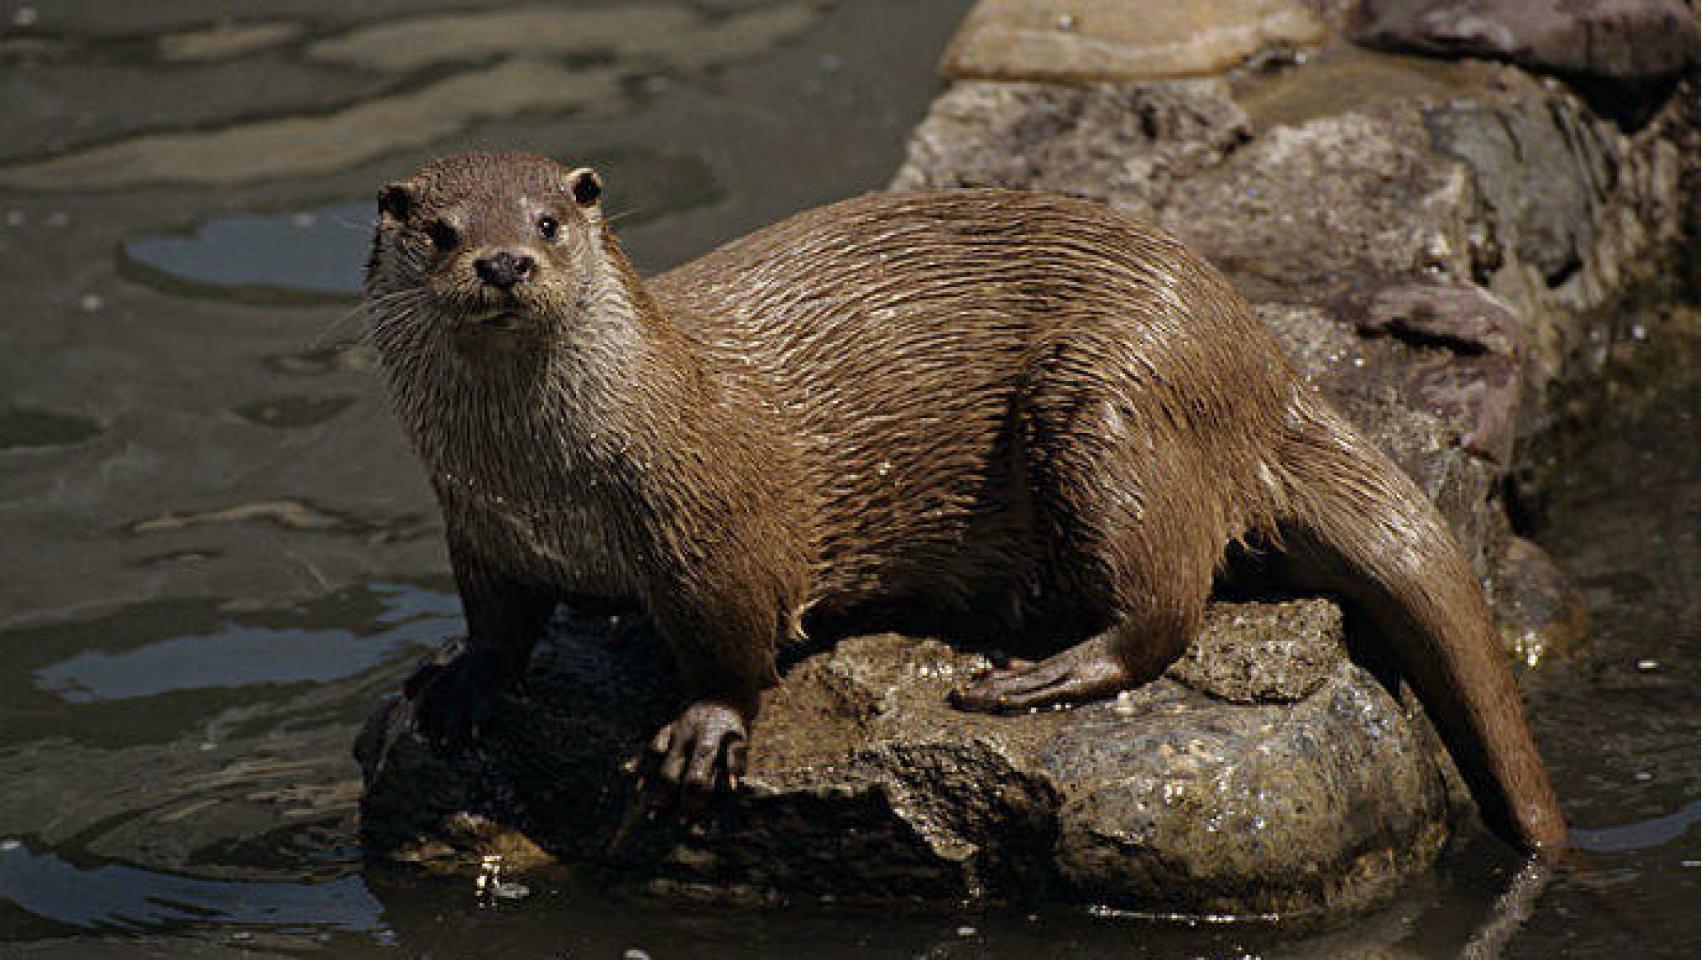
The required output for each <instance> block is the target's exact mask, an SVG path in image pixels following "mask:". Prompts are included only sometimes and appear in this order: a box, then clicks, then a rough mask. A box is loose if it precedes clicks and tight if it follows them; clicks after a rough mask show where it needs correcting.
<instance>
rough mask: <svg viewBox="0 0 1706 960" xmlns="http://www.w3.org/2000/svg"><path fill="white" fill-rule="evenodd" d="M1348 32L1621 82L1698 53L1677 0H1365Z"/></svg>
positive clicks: (1393, 45)
mask: <svg viewBox="0 0 1706 960" xmlns="http://www.w3.org/2000/svg"><path fill="white" fill-rule="evenodd" d="M1351 32H1352V36H1353V37H1355V38H1356V39H1357V40H1358V41H1359V42H1362V43H1367V44H1370V45H1372V46H1378V47H1381V48H1384V49H1388V50H1402V51H1410V52H1415V53H1425V54H1432V55H1436V56H1470V57H1491V58H1496V59H1500V60H1508V61H1511V62H1513V63H1518V64H1521V65H1522V66H1525V67H1528V68H1530V69H1534V70H1540V71H1543V72H1547V73H1559V74H1566V75H1573V76H1587V77H1597V78H1604V79H1609V80H1619V81H1646V80H1653V79H1658V78H1663V77H1672V76H1676V75H1677V74H1680V73H1682V72H1683V71H1685V70H1687V69H1688V68H1689V67H1691V66H1695V65H1697V64H1698V63H1699V50H1700V20H1699V16H1698V13H1697V11H1695V10H1690V9H1689V7H1688V5H1687V4H1686V3H1683V2H1682V0H1444V2H1441V0H1363V2H1362V6H1361V8H1360V9H1359V10H1358V11H1357V16H1356V18H1355V20H1354V22H1353V25H1352V31H1351Z"/></svg>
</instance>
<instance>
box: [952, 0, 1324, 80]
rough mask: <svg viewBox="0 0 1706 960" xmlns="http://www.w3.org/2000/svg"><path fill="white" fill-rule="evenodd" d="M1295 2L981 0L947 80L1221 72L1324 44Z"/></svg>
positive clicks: (958, 41) (1316, 21) (963, 29)
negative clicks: (1278, 51)
mask: <svg viewBox="0 0 1706 960" xmlns="http://www.w3.org/2000/svg"><path fill="white" fill-rule="evenodd" d="M1326 35H1327V29H1326V25H1325V24H1323V23H1322V21H1321V20H1320V18H1318V17H1317V16H1316V15H1315V13H1314V12H1313V11H1312V10H1311V9H1310V8H1309V6H1307V5H1306V4H1303V3H1298V2H1295V0H1180V2H1174V3H1168V4H1132V3H1127V2H1124V0H1077V2H1075V3H1072V4H1069V5H1064V6H1063V5H1062V4H1059V3H1054V2H1047V0H980V2H979V3H978V5H977V6H976V7H975V8H973V9H972V12H971V13H970V14H969V15H967V17H966V19H965V22H964V23H963V24H961V25H960V30H959V32H958V33H957V34H955V36H954V39H953V41H952V42H950V43H949V44H948V49H947V51H946V52H945V53H944V54H943V55H942V66H941V70H942V73H943V75H945V76H948V77H952V78H956V79H965V78H978V79H988V80H1057V81H1085V80H1140V79H1157V78H1163V77H1188V76H1200V75H1204V74H1211V73H1219V72H1220V71H1222V70H1225V69H1227V68H1228V67H1232V66H1236V65H1237V64H1240V63H1242V62H1244V61H1246V60H1248V59H1250V58H1251V57H1253V56H1255V55H1257V54H1259V53H1261V52H1263V51H1265V50H1270V49H1273V48H1284V49H1290V48H1296V47H1301V46H1307V45H1310V44H1315V43H1319V42H1321V41H1322V40H1323V39H1325V38H1326Z"/></svg>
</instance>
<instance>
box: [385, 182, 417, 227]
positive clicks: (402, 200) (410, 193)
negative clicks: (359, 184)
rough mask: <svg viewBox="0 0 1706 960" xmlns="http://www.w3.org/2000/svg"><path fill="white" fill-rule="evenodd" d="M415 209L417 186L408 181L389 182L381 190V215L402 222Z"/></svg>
mask: <svg viewBox="0 0 1706 960" xmlns="http://www.w3.org/2000/svg"><path fill="white" fill-rule="evenodd" d="M414 209H415V188H414V187H411V186H409V185H408V184H406V183H388V184H386V185H385V188H384V189H383V190H380V191H379V215H380V216H382V217H390V218H391V219H393V220H395V221H397V222H398V223H402V222H404V221H406V220H408V219H409V214H411V213H413V212H414Z"/></svg>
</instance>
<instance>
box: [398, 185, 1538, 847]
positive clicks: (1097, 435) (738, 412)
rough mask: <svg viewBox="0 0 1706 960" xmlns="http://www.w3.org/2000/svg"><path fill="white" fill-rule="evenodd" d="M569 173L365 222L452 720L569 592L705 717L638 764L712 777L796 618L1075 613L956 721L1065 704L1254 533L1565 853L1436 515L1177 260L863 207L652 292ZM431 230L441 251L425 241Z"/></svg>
mask: <svg viewBox="0 0 1706 960" xmlns="http://www.w3.org/2000/svg"><path fill="white" fill-rule="evenodd" d="M589 176H590V174H587V173H584V172H577V173H573V174H571V173H570V172H569V171H568V170H566V169H565V168H563V167H561V166H558V165H557V164H555V163H552V162H550V161H547V160H542V159H539V158H534V157H528V156H522V155H502V156H464V157H455V158H450V159H447V160H443V161H440V162H438V163H435V164H432V165H430V166H428V167H427V168H425V169H423V170H422V171H421V172H419V173H418V174H416V175H415V176H414V177H412V178H411V179H410V180H408V181H405V182H404V183H402V184H400V185H398V186H397V189H399V190H401V191H402V194H401V195H400V196H402V197H403V198H404V200H405V201H406V202H404V203H403V204H399V203H398V202H396V201H397V197H398V196H399V195H393V196H392V198H391V200H392V202H391V203H390V204H389V206H391V207H392V208H397V209H393V210H392V212H390V213H386V214H385V215H383V216H382V217H381V220H380V224H379V228H378V231H377V235H376V238H375V242H374V255H373V260H372V263H371V264H370V269H369V278H368V284H367V295H368V301H369V311H370V314H371V317H372V321H373V339H374V342H375V343H376V344H377V346H378V348H379V350H380V354H381V356H382V358H383V360H384V365H385V369H386V371H387V374H388V377H389V380H390V383H391V387H392V390H393V393H394V396H395V399H396V406H397V409H398V411H399V413H400V415H401V418H402V420H403V422H404V423H405V425H406V426H407V428H408V430H409V432H410V435H411V436H412V438H413V439H414V442H415V445H416V447H417V449H418V450H419V452H420V454H421V456H422V457H423V459H424V460H425V461H426V463H427V465H428V467H429V470H430V471H431V474H432V477H433V481H434V486H435V489H436V490H437V493H438V496H439V498H440V500H441V502H442V504H443V507H444V512H445V518H446V526H447V533H448V539H449V544H450V552H451V558H452V563H453V566H454V568H455V571H456V575H457V579H458V585H459V587H460V588H461V591H462V594H463V599H464V604H465V607H466V609H467V613H468V619H469V624H470V636H471V641H470V643H471V652H470V655H469V656H467V657H466V658H465V659H466V661H467V662H465V663H462V664H459V665H457V667H456V669H455V670H454V671H452V673H453V675H454V682H446V683H445V684H443V686H444V687H445V688H446V689H447V690H449V691H450V692H448V693H444V694H442V698H443V699H444V700H446V703H445V704H443V705H441V709H443V710H452V711H453V710H455V709H456V707H455V705H454V703H452V702H450V701H451V700H453V699H457V698H478V697H480V696H481V695H482V694H485V693H489V690H490V688H493V687H501V686H502V685H504V684H507V683H508V682H510V681H511V680H512V679H513V678H514V677H515V676H516V675H517V674H519V672H520V669H521V666H522V665H524V664H525V660H526V652H527V650H528V649H529V648H530V646H531V644H532V641H533V639H534V638H535V637H537V636H538V634H539V632H540V631H541V629H542V627H543V623H544V620H545V618H546V617H548V616H549V613H550V611H551V609H552V607H553V605H554V604H555V603H556V602H557V601H558V600H559V599H563V598H567V597H589V596H590V597H605V598H613V599H624V598H625V599H631V600H638V601H640V602H643V603H644V604H645V605H646V607H647V608H648V609H649V611H650V613H651V615H652V616H653V618H654V620H655V621H656V623H657V625H658V627H659V628H660V629H661V630H662V632H663V633H664V635H665V636H666V637H667V638H668V639H669V641H670V643H671V646H672V648H673V649H674V651H675V653H676V658H677V660H678V662H679V663H680V665H681V668H682V671H683V674H684V676H685V678H686V680H687V683H688V686H689V689H690V690H691V691H692V696H693V698H694V705H693V706H692V707H690V708H689V710H688V711H687V712H686V713H685V714H684V715H683V717H682V719H681V720H678V721H677V722H676V724H674V725H672V728H666V729H665V730H664V731H662V732H660V737H659V741H658V744H657V745H656V749H658V751H659V752H660V753H662V754H665V755H666V759H665V768H666V769H665V774H666V776H668V778H669V779H686V780H688V781H690V782H693V783H695V784H699V785H703V784H705V783H707V782H709V781H708V779H707V778H708V777H709V776H710V775H711V773H712V772H713V771H714V770H715V771H724V772H728V773H733V772H738V767H739V764H740V756H739V751H740V750H741V749H743V743H744V740H743V735H744V724H745V723H747V722H750V720H751V719H752V718H753V716H754V713H755V711H756V709H757V702H758V693H759V691H760V690H761V689H762V688H764V687H766V686H768V685H770V684H772V683H774V681H775V655H776V649H777V645H778V644H780V643H782V642H784V641H785V640H787V639H789V638H790V637H794V636H797V635H798V634H799V632H800V622H801V618H802V616H803V615H804V614H805V612H806V611H808V610H810V609H813V608H818V609H835V608H843V607H849V606H855V605H860V604H864V603H867V602H870V601H885V600H892V599H896V598H923V599H924V600H926V601H928V602H929V603H932V604H936V605H968V604H974V603H983V602H987V599H988V598H990V597H992V596H998V595H1006V596H1009V597H1011V598H1013V605H1014V606H1016V607H1020V608H1023V607H1028V606H1029V607H1034V606H1035V605H1036V604H1037V603H1038V602H1039V601H1043V600H1046V601H1047V602H1049V603H1052V604H1056V605H1060V606H1066V607H1071V608H1073V609H1076V610H1078V611H1081V612H1084V613H1087V615H1088V617H1089V620H1090V621H1091V622H1092V624H1093V629H1092V630H1091V631H1090V632H1089V633H1088V634H1081V635H1075V636H1061V637H1058V638H1057V640H1058V646H1059V647H1061V648H1065V652H1064V653H1062V654H1060V655H1058V656H1056V657H1053V658H1050V659H1049V660H1045V661H1043V662H1042V663H1041V664H1038V665H1035V666H1030V667H1021V668H1016V669H1015V670H1012V671H1008V672H1005V673H1002V674H998V675H997V676H995V677H992V678H989V679H986V680H985V681H983V682H982V683H981V684H979V685H977V686H974V687H973V688H971V689H970V690H968V691H965V692H964V693H963V695H962V702H963V703H964V704H965V705H967V706H970V707H974V708H979V709H1011V708H1023V707H1026V706H1034V705H1046V704H1049V703H1056V702H1078V701H1082V700H1085V699H1089V698H1093V697H1097V696H1105V695H1108V694H1111V693H1113V692H1115V691H1117V690H1119V689H1122V688H1125V687H1129V686H1134V685H1137V684H1141V683H1143V682H1146V681H1148V680H1150V679H1152V678H1153V677H1155V676H1156V675H1158V674H1159V673H1160V672H1161V671H1162V670H1163V669H1165V667H1166V666H1167V664H1168V663H1170V662H1171V661H1172V660H1173V659H1174V658H1175V657H1176V656H1178V655H1179V653H1180V652H1182V650H1183V649H1184V647H1185V645H1186V644H1187V643H1188V642H1189V641H1190V639H1191V638H1192V637H1193V636H1194V635H1195V633H1196V631H1197V628H1198V626H1199V624H1200V623H1201V619H1202V615H1203V611H1204V605H1205V603H1206V601H1207V599H1208V595H1209V591H1210V587H1211V584H1212V582H1213V579H1214V576H1215V573H1216V570H1217V568H1218V566H1219V565H1220V563H1221V562H1222V559H1223V558H1224V556H1225V554H1226V551H1227V548H1228V545H1229V544H1232V543H1235V542H1243V541H1250V542H1259V543H1261V544H1264V545H1269V546H1276V545H1277V546H1279V547H1281V548H1283V549H1285V550H1286V551H1287V552H1288V553H1289V554H1291V555H1293V556H1294V557H1295V558H1296V559H1298V560H1300V561H1302V564H1301V565H1302V567H1303V568H1305V569H1308V570H1311V571H1313V572H1314V574H1315V579H1316V580H1317V581H1318V582H1319V583H1320V584H1321V585H1323V586H1329V587H1332V588H1334V589H1337V590H1340V591H1341V592H1343V593H1344V594H1345V595H1346V596H1348V597H1350V598H1351V599H1353V600H1355V601H1357V602H1358V603H1359V604H1360V605H1361V606H1362V607H1363V608H1364V609H1365V610H1366V611H1367V612H1368V613H1369V614H1370V615H1371V617H1372V618H1373V620H1374V621H1375V622H1376V623H1377V624H1378V625H1379V626H1380V627H1381V628H1382V630H1383V633H1384V635H1385V636H1386V637H1387V638H1388V639H1389V640H1390V641H1391V643H1392V646H1393V647H1394V649H1395V650H1396V651H1397V652H1398V654H1399V656H1400V659H1401V662H1402V664H1403V666H1404V668H1405V669H1406V671H1407V674H1408V675H1409V676H1410V677H1411V678H1412V680H1413V682H1414V683H1415V685H1416V687H1417V689H1418V690H1419V691H1420V693H1421V694H1422V697H1423V700H1424V702H1425V703H1426V704H1427V705H1428V708H1429V710H1430V712H1431V713H1432V715H1433V717H1434V719H1435V720H1436V722H1437V723H1438V725H1439V726H1440V728H1441V730H1442V731H1443V732H1444V733H1445V735H1446V738H1447V741H1448V743H1449V744H1450V745H1451V747H1452V749H1453V751H1454V756H1455V757H1456V759H1457V761H1458V763H1459V765H1460V767H1461V768H1462V769H1463V772H1464V773H1465V775H1466V777H1467V779H1468V780H1469V781H1470V783H1471V784H1472V786H1474V787H1475V788H1476V790H1477V794H1478V796H1479V797H1480V798H1481V799H1482V802H1483V806H1484V809H1486V811H1487V812H1488V814H1489V820H1490V821H1491V822H1492V823H1493V824H1494V825H1495V826H1502V827H1505V828H1506V829H1507V830H1508V831H1509V832H1512V833H1514V834H1515V835H1516V836H1517V837H1519V838H1520V839H1522V840H1524V841H1526V842H1528V843H1531V844H1534V845H1541V846H1545V845H1552V844H1556V843H1558V842H1559V841H1561V839H1562V836H1563V821H1562V819H1561V817H1560V815H1559V813H1558V810H1557V806H1556V803H1555V801H1554V799H1553V796H1552V792H1551V788H1550V786H1549V785H1548V782H1547V779H1546V776H1545V773H1544V771H1543V770H1542V768H1541V766H1540V761H1539V758H1538V755H1537V754H1536V751H1535V749H1534V746H1533V743H1532V741H1531V739H1530V736H1529V732H1528V728H1527V724H1526V722H1525V720H1524V718H1523V715H1522V711H1521V706H1520V701H1519V699H1518V695H1517V692H1516V689H1515V686H1514V684H1513V682H1512V680H1511V676H1510V673H1509V671H1508V669H1507V666H1506V662H1505V659H1504V657H1503V655H1502V654H1501V653H1500V651H1499V648H1498V645H1497V643H1496V639H1495V634H1494V631H1493V626H1492V622H1491V618H1490V616H1489V613H1488V610H1487V607H1486V604H1485V601H1484V600H1483V598H1482V595H1481V592H1480V589H1479V586H1478V584H1477V583H1476V581H1475V579H1474V577H1473V575H1472V574H1471V572H1470V569H1469V567H1468V565H1467V563H1466V562H1465V561H1464V559H1463V557H1462V555H1461V553H1460V551H1459V550H1458V548H1457V547H1456V545H1455V543H1454V542H1453V540H1452V537H1451V535H1450V533H1449V531H1448V530H1447V528H1446V526H1445V524H1444V523H1443V521H1442V520H1441V519H1440V517H1439V515H1438V514H1437V512H1436V511H1435V510H1434V509H1433V507H1432V506H1431V504H1430V503H1429V502H1428V501H1427V499H1426V498H1425V497H1424V496H1423V495H1422V494H1421V493H1420V492H1419V491H1418V490H1417V489H1416V487H1415V486H1414V485H1413V484H1412V483H1411V482H1410V481H1409V480H1408V479H1407V478H1406V477H1405V476H1404V475H1403V473H1402V472H1401V471H1399V470H1398V469H1397V468H1396V467H1394V466H1393V465H1392V463H1391V462H1390V461H1388V460H1387V459H1386V458H1385V457H1384V456H1382V455H1381V454H1380V453H1379V452H1378V451H1376V450H1375V449H1374V448H1373V447H1372V446H1370V445H1369V444H1368V443H1367V442H1366V441H1365V440H1363V439H1362V438H1361V437H1360V436H1359V435H1358V434H1357V433H1356V432H1355V431H1354V430H1353V429H1352V428H1351V427H1350V426H1349V425H1348V424H1347V423H1346V422H1345V421H1344V420H1343V419H1342V418H1341V417H1340V416H1339V415H1338V414H1337V413H1335V412H1334V411H1333V410H1332V409H1331V408H1330V407H1329V406H1328V405H1327V404H1326V403H1325V402H1324V401H1323V400H1322V399H1321V398H1320V397H1319V396H1318V395H1317V394H1316V392H1315V391H1314V390H1313V389H1312V388H1311V387H1309V386H1308V385H1306V384H1305V383H1304V382H1303V381H1302V380H1301V379H1300V377H1299V375H1298V374H1297V373H1296V372H1295V370H1294V369H1293V367H1292V366H1291V364H1290V363H1289V362H1288V361H1287V359H1286V358H1285V357H1284V356H1283V355H1282V354H1281V352H1280V350H1279V348H1278V346H1277V344H1276V343H1275V341H1274V340H1273V338H1272V337H1271V335H1269V334H1268V333H1267V331H1266V330H1265V329H1264V328H1262V327H1261V325H1260V324H1259V323H1257V322H1256V321H1255V320H1254V319H1253V318H1252V316H1251V314H1250V313H1249V311H1248V309H1247V307H1246V306H1245V305H1244V303H1243V301H1242V300H1241V298H1240V297H1239V296H1238V295H1237V294H1236V293H1235V292H1234V291H1233V290H1232V289H1231V288H1230V287H1229V286H1228V284H1227V283H1226V281H1225V280H1224V279H1223V278H1222V277H1221V275H1220V274H1219V273H1218V272H1217V271H1215V270H1214V269H1213V268H1212V267H1210V266H1209V265H1207V264H1206V263H1204V262H1203V261H1202V260H1200V259H1199V258H1197V257H1196V256H1194V255H1193V254H1191V253H1190V251H1188V250H1186V249H1185V248H1184V247H1183V246H1181V245H1180V244H1179V243H1178V242H1177V241H1176V240H1174V239H1172V238H1171V237H1169V236H1167V235H1166V234H1164V233H1162V232H1160V231H1158V230H1155V229H1153V228H1150V227H1147V226H1144V225H1142V224H1140V223H1136V222H1133V221H1131V220H1128V219H1125V218H1123V217H1120V216H1118V215H1116V214H1114V213H1112V212H1110V211H1109V210H1107V209H1105V208H1103V207H1101V206H1097V205H1094V204H1089V203H1084V202H1080V201H1075V200H1068V199H1063V198H1059V197H1052V196H1047V195H1042V194H1030V193H1018V192H1007V191H998V190H964V191H954V192H944V193H928V194H912V195H904V194H902V195H897V194H883V195H873V196H867V197H862V198H858V199H854V200H849V201H845V202H842V203H837V204H833V205H831V206H827V207H822V208H819V209H815V210H811V211H807V212H805V213H802V214H799V215H797V216H794V217H792V218H789V219H788V220H785V221H783V222H781V223H778V224H775V225H773V226H771V227H768V228H765V229H763V230H760V231H758V232H756V233H753V234H751V235H749V236H747V237H744V238H742V239H740V240H737V241H735V242H733V243H731V244H729V245H727V246H725V247H723V248H721V249H719V250H716V251H714V252H712V253H711V254H709V255H707V256H705V257H703V258H701V259H699V260H696V261H694V262H692V263H689V264H687V265H685V266H683V267H680V268H678V269H676V270H673V271H670V272H668V273H665V274H663V275H662V276H659V277H656V278H654V279H653V280H652V281H651V282H650V283H649V284H645V283H642V282H641V281H640V280H639V278H638V277H637V276H636V275H635V273H634V271H633V270H632V269H631V268H630V267H629V265H628V263H627V261H626V259H625V258H624V257H623V255H622V253H621V251H620V249H619V248H618V246H617V244H616V241H615V239H614V238H613V236H612V234H611V233H610V232H609V231H608V230H607V229H606V227H605V225H604V223H603V220H602V217H601V215H600V214H599V212H598V207H597V204H596V198H594V199H593V201H592V202H588V203H580V202H577V200H576V198H575V197H574V196H573V195H572V189H573V185H574V184H577V183H578V184H580V185H582V186H584V185H585V184H587V183H589V182H590V183H596V181H595V180H593V181H588V180H587V179H585V178H586V177H589ZM594 192H596V191H594ZM382 198H383V195H382ZM382 206H386V203H385V202H383V201H382ZM405 208H406V209H405ZM543 211H549V212H550V213H551V214H552V215H553V216H555V217H557V218H558V219H559V220H560V221H561V222H562V224H563V227H562V231H561V235H560V236H559V237H558V239H557V240H556V241H553V242H544V241H542V240H541V238H540V236H539V235H538V233H537V232H536V231H534V230H533V227H534V225H535V222H536V218H537V216H538V215H540V213H541V212H543ZM399 213H400V214H401V215H397V214H399ZM435 218H439V219H448V220H450V221H454V226H455V228H456V230H457V232H458V234H459V236H460V237H461V238H463V239H464V241H465V242H464V243H463V244H462V246H461V247H460V248H459V249H456V250H452V251H449V252H439V251H436V250H434V249H432V247H431V245H430V243H429V242H428V241H427V240H426V239H425V236H424V234H423V231H424V230H425V229H426V227H427V225H428V224H429V223H430V222H432V221H433V220H434V219H435ZM500 248H501V249H512V250H517V251H527V252H528V253H530V255H533V256H535V257H536V258H538V259H539V261H540V264H541V266H540V268H539V271H538V273H537V274H536V275H535V276H534V277H533V278H532V279H531V281H530V282H529V283H525V284H520V285H518V287H517V288H516V289H515V290H512V291H511V293H509V294H507V295H504V297H498V296H497V294H495V293H494V292H493V291H492V290H491V289H489V288H487V287H483V286H482V285H481V284H480V283H479V282H478V281H477V280H476V279H475V278H474V272H473V270H472V268H471V266H470V264H471V262H472V260H473V259H475V258H477V257H478V256H481V255H483V253H482V252H483V251H484V252H489V251H491V250H494V249H500ZM505 305H512V306H514V307H515V311H516V316H513V317H509V318H506V319H503V320H499V321H495V322H494V323H495V324H496V325H495V327H493V326H482V325H481V324H479V323H476V322H473V318H477V317H479V316H483V315H484V314H485V313H486V312H489V311H490V310H492V309H497V308H498V307H503V306H505ZM1032 629H1037V627H1036V626H1035V625H1033V627H1032Z"/></svg>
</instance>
